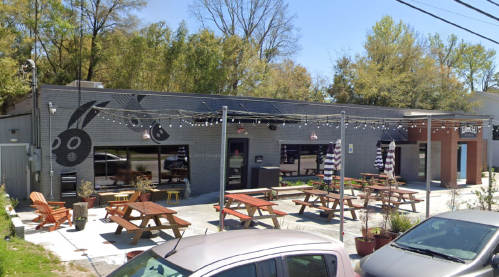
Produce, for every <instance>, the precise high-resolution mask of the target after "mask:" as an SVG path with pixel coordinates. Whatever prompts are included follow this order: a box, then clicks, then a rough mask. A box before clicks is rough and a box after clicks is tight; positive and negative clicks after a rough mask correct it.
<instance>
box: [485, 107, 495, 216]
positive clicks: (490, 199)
mask: <svg viewBox="0 0 499 277" xmlns="http://www.w3.org/2000/svg"><path fill="white" fill-rule="evenodd" d="M493 118H494V117H490V119H489V125H490V136H489V139H488V141H489V145H488V147H487V158H488V160H489V201H487V202H488V210H489V211H491V210H492V177H493V176H492V143H493V139H494V123H493V122H492V119H493Z"/></svg>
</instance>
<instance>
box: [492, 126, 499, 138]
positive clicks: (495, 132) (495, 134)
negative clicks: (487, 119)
mask: <svg viewBox="0 0 499 277" xmlns="http://www.w3.org/2000/svg"><path fill="white" fill-rule="evenodd" d="M492 139H493V140H499V125H494V128H492Z"/></svg>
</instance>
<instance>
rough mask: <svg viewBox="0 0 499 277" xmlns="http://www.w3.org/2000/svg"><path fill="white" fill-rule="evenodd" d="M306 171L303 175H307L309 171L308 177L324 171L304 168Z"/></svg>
mask: <svg viewBox="0 0 499 277" xmlns="http://www.w3.org/2000/svg"><path fill="white" fill-rule="evenodd" d="M304 169H305V170H306V171H305V175H308V172H309V171H310V175H314V174H319V173H321V172H322V173H324V169H323V168H319V169H317V168H304Z"/></svg>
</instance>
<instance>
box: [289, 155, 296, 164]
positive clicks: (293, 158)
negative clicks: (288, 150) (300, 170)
mask: <svg viewBox="0 0 499 277" xmlns="http://www.w3.org/2000/svg"><path fill="white" fill-rule="evenodd" d="M294 163H295V157H293V156H290V157H288V164H294Z"/></svg>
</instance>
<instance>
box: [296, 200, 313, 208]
mask: <svg viewBox="0 0 499 277" xmlns="http://www.w3.org/2000/svg"><path fill="white" fill-rule="evenodd" d="M292 201H293V202H295V205H305V206H307V207H312V206H317V205H315V204H314V203H310V202H305V201H301V200H292Z"/></svg>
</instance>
